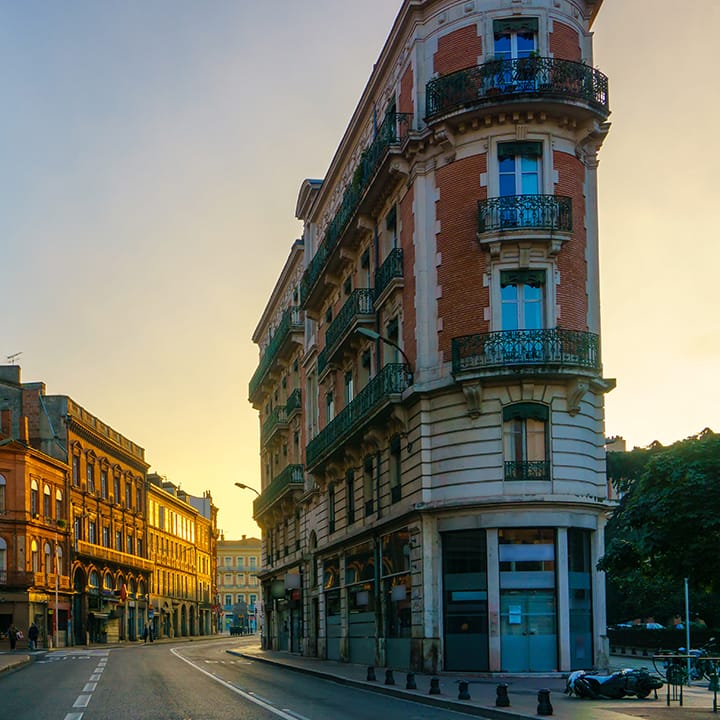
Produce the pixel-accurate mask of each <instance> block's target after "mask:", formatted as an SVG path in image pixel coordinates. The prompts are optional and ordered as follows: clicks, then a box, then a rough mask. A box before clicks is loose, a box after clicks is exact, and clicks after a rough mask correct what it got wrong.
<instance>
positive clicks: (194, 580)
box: [147, 473, 217, 638]
mask: <svg viewBox="0 0 720 720" xmlns="http://www.w3.org/2000/svg"><path fill="white" fill-rule="evenodd" d="M147 479H148V505H147V507H148V519H147V527H148V559H149V560H150V561H151V562H152V563H153V573H152V580H151V585H150V597H151V602H150V608H149V612H148V614H149V616H150V620H151V621H152V623H153V629H154V633H155V637H157V638H163V637H170V638H173V637H181V636H187V635H210V634H212V633H214V632H215V624H214V623H213V613H212V608H213V602H212V601H213V599H214V593H213V590H214V588H213V582H212V577H213V575H212V573H213V570H214V567H213V566H214V562H213V558H214V556H215V553H214V552H213V549H214V545H215V542H216V536H217V535H216V523H217V508H215V506H214V505H213V504H212V497H211V496H210V493H209V492H208V493H206V494H205V495H204V496H203V497H202V498H193V497H192V496H191V495H189V494H188V493H186V492H185V491H184V490H182V489H181V488H179V487H178V486H177V485H175V484H174V483H172V482H169V481H168V480H167V479H166V478H164V477H162V476H161V475H158V474H157V473H150V474H148V476H147ZM206 515H207V516H206Z"/></svg>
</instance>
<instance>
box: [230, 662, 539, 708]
mask: <svg viewBox="0 0 720 720" xmlns="http://www.w3.org/2000/svg"><path fill="white" fill-rule="evenodd" d="M225 652H227V653H228V654H229V655H235V656H237V657H242V658H245V659H246V660H257V661H258V662H262V663H267V664H268V665H275V666H276V667H282V668H285V669H287V670H292V671H294V672H299V673H304V674H305V675H313V676H315V677H319V678H322V679H323V680H330V681H331V682H334V683H338V684H339V685H348V686H350V687H356V688H359V689H361V690H370V691H371V692H376V693H379V694H381V695H390V696H392V697H397V698H401V699H402V700H412V701H413V702H418V703H422V704H423V705H431V706H433V707H438V708H442V709H443V710H454V711H456V712H461V713H465V714H466V715H475V716H476V717H481V718H488V720H520V719H521V718H522V719H523V720H527V719H528V718H535V717H537V715H536V714H533V715H526V714H524V713H519V712H515V711H512V710H497V709H496V708H491V707H486V706H478V705H467V704H465V703H462V702H458V701H456V700H451V699H450V698H441V697H440V698H438V697H433V696H430V695H420V694H416V693H413V692H411V691H409V690H403V689H401V688H397V687H392V686H386V685H376V684H374V683H372V682H367V681H363V680H353V679H352V678H347V677H343V676H342V675H333V674H332V673H327V672H323V671H322V670H315V669H313V668H308V667H302V666H299V665H293V664H287V663H283V662H278V661H277V660H273V659H271V658H267V657H260V656H258V655H253V654H252V653H243V652H238V651H236V650H226V651H225Z"/></svg>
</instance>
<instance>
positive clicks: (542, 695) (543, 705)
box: [537, 690, 553, 715]
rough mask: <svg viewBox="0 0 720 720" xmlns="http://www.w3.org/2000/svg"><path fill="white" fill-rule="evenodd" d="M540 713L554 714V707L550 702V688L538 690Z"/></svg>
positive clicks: (538, 708) (538, 711)
mask: <svg viewBox="0 0 720 720" xmlns="http://www.w3.org/2000/svg"><path fill="white" fill-rule="evenodd" d="M537 714H538V715H552V714H553V708H552V705H551V704H550V691H549V690H538V706H537Z"/></svg>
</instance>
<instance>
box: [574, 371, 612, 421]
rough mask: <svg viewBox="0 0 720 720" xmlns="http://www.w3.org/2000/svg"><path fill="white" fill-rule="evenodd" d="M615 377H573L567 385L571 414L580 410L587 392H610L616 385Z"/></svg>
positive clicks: (598, 393)
mask: <svg viewBox="0 0 720 720" xmlns="http://www.w3.org/2000/svg"><path fill="white" fill-rule="evenodd" d="M615 384H616V382H615V379H614V378H609V379H606V378H573V379H572V380H570V381H569V382H568V385H567V406H568V413H570V415H577V413H579V412H580V403H581V402H582V399H583V397H584V396H585V393H587V392H593V393H595V394H596V395H600V394H604V393H606V392H610V391H611V390H612V389H613V388H614V387H615Z"/></svg>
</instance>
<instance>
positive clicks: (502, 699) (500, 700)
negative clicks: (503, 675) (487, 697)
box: [495, 683, 510, 707]
mask: <svg viewBox="0 0 720 720" xmlns="http://www.w3.org/2000/svg"><path fill="white" fill-rule="evenodd" d="M495 707H510V697H509V696H508V684H507V683H500V684H499V685H498V686H497V697H496V698H495Z"/></svg>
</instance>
